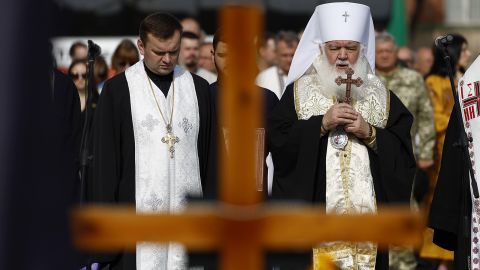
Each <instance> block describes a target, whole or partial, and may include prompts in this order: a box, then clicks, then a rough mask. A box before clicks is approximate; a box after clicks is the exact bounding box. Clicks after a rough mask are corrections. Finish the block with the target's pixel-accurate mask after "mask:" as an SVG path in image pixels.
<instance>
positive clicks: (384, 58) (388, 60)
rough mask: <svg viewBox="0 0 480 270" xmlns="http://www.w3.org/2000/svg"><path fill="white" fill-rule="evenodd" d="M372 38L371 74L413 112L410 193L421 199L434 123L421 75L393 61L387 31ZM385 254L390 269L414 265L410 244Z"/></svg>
mask: <svg viewBox="0 0 480 270" xmlns="http://www.w3.org/2000/svg"><path fill="white" fill-rule="evenodd" d="M375 41H376V42H375V50H376V53H375V64H376V73H375V74H376V75H377V76H378V77H379V78H380V80H382V82H383V84H384V85H385V87H386V88H387V89H390V90H391V91H392V92H394V93H395V94H396V95H397V96H398V98H399V99H400V101H402V103H403V105H405V107H407V109H408V111H409V112H410V113H411V114H412V115H413V124H412V129H411V136H412V146H413V152H414V154H415V158H416V161H417V168H418V169H417V172H416V174H415V180H414V181H415V182H414V187H419V188H417V190H415V188H414V197H415V199H417V202H418V203H421V201H422V199H423V196H424V195H425V194H424V192H425V191H426V189H427V188H426V186H428V178H427V175H426V170H427V169H428V168H430V167H431V166H432V165H433V150H434V146H435V127H434V123H433V112H432V104H431V102H430V98H429V96H428V93H427V91H426V89H425V82H424V81H423V77H422V75H421V74H420V73H418V72H416V71H414V70H412V69H409V68H405V67H402V66H400V65H398V64H397V47H396V44H395V39H394V37H393V36H392V35H391V34H389V33H387V32H382V33H379V34H377V35H376V37H375ZM415 195H416V196H415ZM417 202H412V205H413V206H414V207H413V208H414V209H418V203H417ZM389 255H390V261H389V263H390V269H391V270H414V269H416V267H417V260H416V258H415V254H414V252H413V249H412V248H403V247H391V249H390V254H389Z"/></svg>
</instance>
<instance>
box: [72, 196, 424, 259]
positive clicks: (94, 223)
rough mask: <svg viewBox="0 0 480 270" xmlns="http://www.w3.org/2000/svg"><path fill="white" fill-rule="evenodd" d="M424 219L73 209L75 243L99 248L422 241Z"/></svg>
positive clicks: (203, 208)
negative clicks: (152, 244) (229, 242)
mask: <svg viewBox="0 0 480 270" xmlns="http://www.w3.org/2000/svg"><path fill="white" fill-rule="evenodd" d="M424 228H425V221H424V220H423V219H422V218H421V216H420V214H413V213H412V212H411V211H410V209H409V208H382V209H380V210H379V212H378V213H377V214H376V215H352V216H346V215H325V211H324V208H320V207H303V206H298V207H294V206H272V207H254V206H249V207H239V206H235V207H232V206H230V207H227V206H224V207H210V206H207V205H200V206H195V207H189V208H188V209H187V210H185V211H183V212H182V213H181V214H174V215H168V214H140V215H137V214H136V212H135V209H134V208H122V207H118V206H117V207H115V206H88V207H84V208H81V209H76V210H75V211H74V213H73V230H74V239H75V243H76V244H77V246H78V247H79V248H82V249H88V250H97V251H108V250H119V249H130V250H134V249H135V245H136V242H139V241H151V242H181V243H183V244H184V245H185V246H187V247H188V248H189V249H190V250H214V249H218V248H220V247H221V246H222V245H223V244H224V243H225V242H226V240H227V238H232V237H233V238H236V239H237V240H241V241H243V242H245V243H248V242H249V241H251V242H252V243H256V244H258V245H261V246H262V247H263V248H264V249H268V250H292V249H309V248H311V247H312V246H314V245H315V244H317V243H320V242H325V241H354V242H362V241H372V242H376V243H378V244H379V246H380V247H383V248H385V247H388V246H389V245H391V244H394V245H412V246H419V245H420V244H421V241H422V233H423V230H424Z"/></svg>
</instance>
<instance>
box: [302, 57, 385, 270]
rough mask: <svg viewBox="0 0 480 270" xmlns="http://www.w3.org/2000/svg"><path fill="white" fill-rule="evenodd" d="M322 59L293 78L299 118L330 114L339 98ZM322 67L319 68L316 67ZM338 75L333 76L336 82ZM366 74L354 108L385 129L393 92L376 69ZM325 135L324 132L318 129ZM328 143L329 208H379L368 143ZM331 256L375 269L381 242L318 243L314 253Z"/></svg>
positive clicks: (339, 261)
mask: <svg viewBox="0 0 480 270" xmlns="http://www.w3.org/2000/svg"><path fill="white" fill-rule="evenodd" d="M318 61H319V60H318V59H317V60H316V61H314V63H313V65H312V66H311V67H310V68H309V69H308V70H307V72H306V73H305V75H303V76H302V77H300V78H299V79H298V80H297V81H295V83H294V97H295V109H296V111H297V116H298V119H309V118H310V117H312V116H315V115H325V113H326V112H327V111H328V109H329V108H330V107H331V106H333V105H334V104H336V103H338V101H337V100H336V98H335V97H332V96H330V97H328V96H325V93H326V92H327V91H324V89H325V86H324V85H322V83H321V81H320V80H319V77H320V76H322V75H321V74H322V73H321V68H320V66H319V64H318V63H319V62H318ZM317 70H318V72H317ZM334 79H335V78H332V81H333V80H334ZM362 79H363V81H364V82H363V85H362V89H359V90H356V89H355V86H352V91H355V90H356V91H361V92H362V97H361V98H360V99H359V100H353V102H352V106H353V108H354V109H355V110H356V111H357V112H359V113H360V114H361V115H362V117H363V118H364V119H365V121H367V122H368V123H370V124H371V125H373V126H375V127H377V128H384V127H385V126H386V124H387V120H388V112H389V103H390V100H389V99H390V95H389V92H388V90H387V89H385V87H384V85H383V84H382V82H381V81H380V80H379V79H378V78H377V77H376V76H375V75H373V74H372V73H369V74H368V75H367V78H362ZM319 136H320V131H319ZM331 136H332V132H330V133H329V143H328V144H327V153H326V160H327V161H328V164H327V166H326V179H325V180H326V212H327V213H328V214H339V215H343V214H366V213H376V211H377V205H376V198H375V190H374V185H373V178H372V174H371V171H370V159H369V155H368V150H367V147H366V146H365V145H364V144H363V143H362V142H360V141H359V140H358V139H357V138H356V137H355V136H351V135H349V141H348V144H347V145H346V147H345V148H344V149H343V150H339V149H336V148H334V147H333V146H332V145H331V143H330V139H331ZM319 254H327V255H329V256H330V257H331V258H332V259H333V260H334V262H335V263H336V264H337V265H338V266H339V267H340V269H342V270H346V269H365V270H366V269H375V260H376V245H375V244H374V243H347V242H330V243H322V244H319V245H318V246H317V247H316V248H314V256H318V255H319Z"/></svg>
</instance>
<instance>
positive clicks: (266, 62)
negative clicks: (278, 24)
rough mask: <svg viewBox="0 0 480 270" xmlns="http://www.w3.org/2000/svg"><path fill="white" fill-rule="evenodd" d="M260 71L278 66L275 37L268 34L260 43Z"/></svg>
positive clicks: (258, 60)
mask: <svg viewBox="0 0 480 270" xmlns="http://www.w3.org/2000/svg"><path fill="white" fill-rule="evenodd" d="M258 45H259V46H258V59H257V62H258V63H257V65H258V70H259V71H260V72H261V71H263V70H265V69H267V68H269V67H271V66H274V65H275V64H276V60H277V55H276V53H275V35H274V34H272V33H270V32H267V33H265V35H263V36H262V38H261V39H260V40H259V43H258Z"/></svg>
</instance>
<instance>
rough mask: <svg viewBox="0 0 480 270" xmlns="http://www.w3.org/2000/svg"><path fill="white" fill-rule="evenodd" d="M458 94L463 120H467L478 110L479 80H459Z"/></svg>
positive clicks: (479, 103)
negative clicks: (460, 100)
mask: <svg viewBox="0 0 480 270" xmlns="http://www.w3.org/2000/svg"><path fill="white" fill-rule="evenodd" d="M460 95H461V99H462V110H463V116H464V118H465V121H466V122H468V121H470V120H472V119H474V118H476V117H478V114H479V112H480V81H477V82H474V83H468V84H466V85H465V83H464V81H461V82H460Z"/></svg>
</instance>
